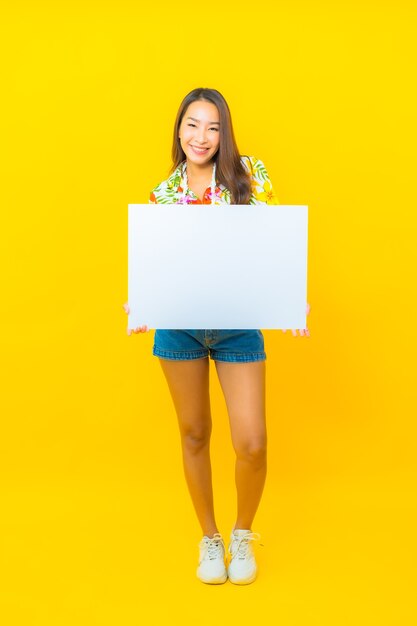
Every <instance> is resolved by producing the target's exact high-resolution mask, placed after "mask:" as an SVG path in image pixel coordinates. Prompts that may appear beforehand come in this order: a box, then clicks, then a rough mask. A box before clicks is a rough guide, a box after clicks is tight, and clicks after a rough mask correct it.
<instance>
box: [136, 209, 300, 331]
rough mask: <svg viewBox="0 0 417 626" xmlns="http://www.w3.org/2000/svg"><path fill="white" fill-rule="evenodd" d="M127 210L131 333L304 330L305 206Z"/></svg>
mask: <svg viewBox="0 0 417 626" xmlns="http://www.w3.org/2000/svg"><path fill="white" fill-rule="evenodd" d="M128 209H129V214H128V302H129V306H130V315H129V316H128V327H129V328H136V327H137V326H143V325H145V324H146V325H147V326H148V328H149V329H156V328H160V329H181V328H188V329H209V328H210V329H282V328H287V329H296V328H300V329H301V328H306V303H307V233H308V224H307V217H308V207H307V206H295V205H268V204H256V205H233V204H232V205H227V204H223V205H205V204H201V205H200V204H193V205H185V204H184V205H182V204H129V205H128Z"/></svg>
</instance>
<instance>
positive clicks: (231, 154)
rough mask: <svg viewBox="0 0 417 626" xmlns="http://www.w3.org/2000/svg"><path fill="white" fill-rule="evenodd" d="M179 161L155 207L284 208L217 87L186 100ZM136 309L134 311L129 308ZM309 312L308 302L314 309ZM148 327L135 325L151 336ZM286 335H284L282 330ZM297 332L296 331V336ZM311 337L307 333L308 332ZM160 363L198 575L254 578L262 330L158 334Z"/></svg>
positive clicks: (177, 129)
mask: <svg viewBox="0 0 417 626" xmlns="http://www.w3.org/2000/svg"><path fill="white" fill-rule="evenodd" d="M172 160H173V165H172V167H171V170H170V176H169V177H168V179H167V180H164V181H162V182H161V183H159V184H158V185H157V186H156V187H155V188H154V189H153V190H152V192H151V194H150V199H149V201H150V202H151V203H165V204H174V203H183V202H186V203H190V204H262V203H267V204H277V202H276V198H275V196H274V191H273V189H272V185H271V182H270V180H269V177H268V174H267V171H266V169H265V166H264V164H263V163H262V161H260V160H259V159H257V158H255V157H253V156H241V155H240V154H239V151H238V148H237V145H236V141H235V138H234V133H233V127H232V121H231V116H230V111H229V107H228V105H227V103H226V101H225V99H224V97H223V96H222V95H221V94H220V93H219V92H218V91H217V90H215V89H204V88H199V89H194V90H193V91H191V92H190V93H189V94H188V95H186V96H185V98H184V99H183V101H182V103H181V105H180V108H179V110H178V113H177V117H176V120H175V125H174V138H173V146H172ZM124 309H125V311H126V313H129V305H128V303H126V304H125V305H124ZM308 312H309V306H308V305H307V313H308ZM147 330H148V329H147V327H146V326H142V327H139V328H136V329H134V330H133V331H132V329H128V334H129V335H130V334H131V333H132V332H134V333H139V332H146V331H147ZM284 332H285V331H284ZM292 332H293V334H294V336H296V334H297V331H295V330H293V331H292ZM300 335H301V336H308V335H309V331H308V329H305V330H301V331H300ZM153 354H154V355H155V356H157V357H158V358H159V361H160V364H161V367H162V370H163V373H164V375H165V377H166V381H167V383H168V387H169V390H170V393H171V396H172V399H173V403H174V406H175V410H176V414H177V418H178V424H179V429H180V434H181V443H182V453H183V465H184V473H185V478H186V481H187V485H188V489H189V492H190V496H191V499H192V502H193V505H194V508H195V511H196V514H197V517H198V520H199V523H200V525H201V529H202V532H203V538H202V539H201V541H200V544H199V549H200V555H199V563H198V567H197V576H198V578H199V579H200V580H201V581H202V582H205V583H211V584H216V583H223V582H225V581H226V580H227V578H229V579H230V581H231V582H232V583H235V584H248V583H251V582H253V581H254V580H255V578H256V575H257V564H256V560H255V555H254V551H253V548H252V542H253V541H254V540H257V539H259V538H260V535H259V533H255V532H252V522H253V519H254V517H255V513H256V511H257V508H258V505H259V502H260V499H261V495H262V492H263V488H264V483H265V478H266V467H267V462H266V457H267V454H266V451H267V433H266V419H265V360H266V354H265V351H264V339H263V335H262V332H261V331H260V330H155V338H154V346H153ZM209 358H211V359H213V360H214V361H215V365H216V370H217V374H218V376H219V381H220V385H221V387H222V390H223V393H224V396H225V400H226V405H227V410H228V414H229V420H230V427H231V436H232V442H233V447H234V450H235V452H236V467H235V481H236V488H237V518H236V522H235V524H234V528H233V529H232V531H231V536H230V542H229V546H228V551H229V559H228V564H227V566H226V563H225V558H226V555H225V546H224V541H223V538H222V535H221V533H220V532H219V529H218V527H217V524H216V520H215V515H214V509H213V490H212V477H211V463H210V451H209V448H210V435H211V430H212V421H211V414H210V398H209Z"/></svg>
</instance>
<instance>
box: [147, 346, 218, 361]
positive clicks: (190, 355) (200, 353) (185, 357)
mask: <svg viewBox="0 0 417 626" xmlns="http://www.w3.org/2000/svg"><path fill="white" fill-rule="evenodd" d="M152 354H153V355H154V356H158V357H160V358H161V359H167V360H168V361H192V360H193V359H203V358H205V357H208V355H209V353H208V350H207V351H204V350H193V351H192V352H190V351H185V350H184V351H179V352H174V351H172V350H161V349H160V348H156V347H155V346H154V348H153V350H152Z"/></svg>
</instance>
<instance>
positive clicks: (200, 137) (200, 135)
mask: <svg viewBox="0 0 417 626" xmlns="http://www.w3.org/2000/svg"><path fill="white" fill-rule="evenodd" d="M196 140H197V141H198V143H206V131H205V130H204V128H198V129H197V133H196Z"/></svg>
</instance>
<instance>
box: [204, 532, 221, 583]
mask: <svg viewBox="0 0 417 626" xmlns="http://www.w3.org/2000/svg"><path fill="white" fill-rule="evenodd" d="M199 548H200V558H199V563H198V567H197V578H199V579H200V580H201V581H202V582H203V583H210V584H212V585H217V584H220V583H224V582H226V580H227V570H226V564H225V548H224V543H223V537H222V536H221V534H220V533H215V534H214V535H213V537H207V535H204V537H203V538H202V540H201V541H200V544H199Z"/></svg>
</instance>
